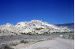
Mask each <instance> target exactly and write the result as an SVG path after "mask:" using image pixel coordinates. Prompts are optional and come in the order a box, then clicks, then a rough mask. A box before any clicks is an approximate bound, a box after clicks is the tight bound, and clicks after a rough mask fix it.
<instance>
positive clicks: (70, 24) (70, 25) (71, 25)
mask: <svg viewBox="0 0 75 49" xmlns="http://www.w3.org/2000/svg"><path fill="white" fill-rule="evenodd" d="M56 26H59V27H60V26H62V27H68V28H70V29H72V30H73V31H74V23H66V24H56Z"/></svg>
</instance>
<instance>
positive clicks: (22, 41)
mask: <svg viewBox="0 0 75 49" xmlns="http://www.w3.org/2000/svg"><path fill="white" fill-rule="evenodd" d="M20 43H28V41H24V40H21V41H20Z"/></svg>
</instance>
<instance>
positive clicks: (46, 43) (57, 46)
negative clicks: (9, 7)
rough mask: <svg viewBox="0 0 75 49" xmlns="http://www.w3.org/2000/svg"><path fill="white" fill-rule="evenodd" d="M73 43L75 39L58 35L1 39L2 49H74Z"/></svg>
mask: <svg viewBox="0 0 75 49" xmlns="http://www.w3.org/2000/svg"><path fill="white" fill-rule="evenodd" d="M73 43H74V40H73V39H64V38H60V37H59V35H56V34H53V35H15V36H1V37H0V49H5V48H4V47H5V45H8V46H9V47H11V48H13V49H74V48H73V47H74V44H73Z"/></svg>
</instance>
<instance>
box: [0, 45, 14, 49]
mask: <svg viewBox="0 0 75 49" xmlns="http://www.w3.org/2000/svg"><path fill="white" fill-rule="evenodd" d="M0 49H14V48H11V47H10V46H9V45H3V46H2V47H1V48H0Z"/></svg>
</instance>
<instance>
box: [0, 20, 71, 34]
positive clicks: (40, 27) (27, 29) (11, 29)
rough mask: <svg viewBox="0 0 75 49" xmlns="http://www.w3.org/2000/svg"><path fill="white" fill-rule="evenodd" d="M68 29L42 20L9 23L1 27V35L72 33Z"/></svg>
mask: <svg viewBox="0 0 75 49" xmlns="http://www.w3.org/2000/svg"><path fill="white" fill-rule="evenodd" d="M70 31H71V29H69V28H68V27H66V26H65V27H62V26H60V27H59V26H56V25H53V24H49V23H47V22H43V21H40V20H31V21H28V22H18V23H17V24H16V25H13V24H10V23H7V24H4V25H0V35H8V34H9V35H16V34H19V35H20V34H47V33H49V34H51V33H53V32H70Z"/></svg>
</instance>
